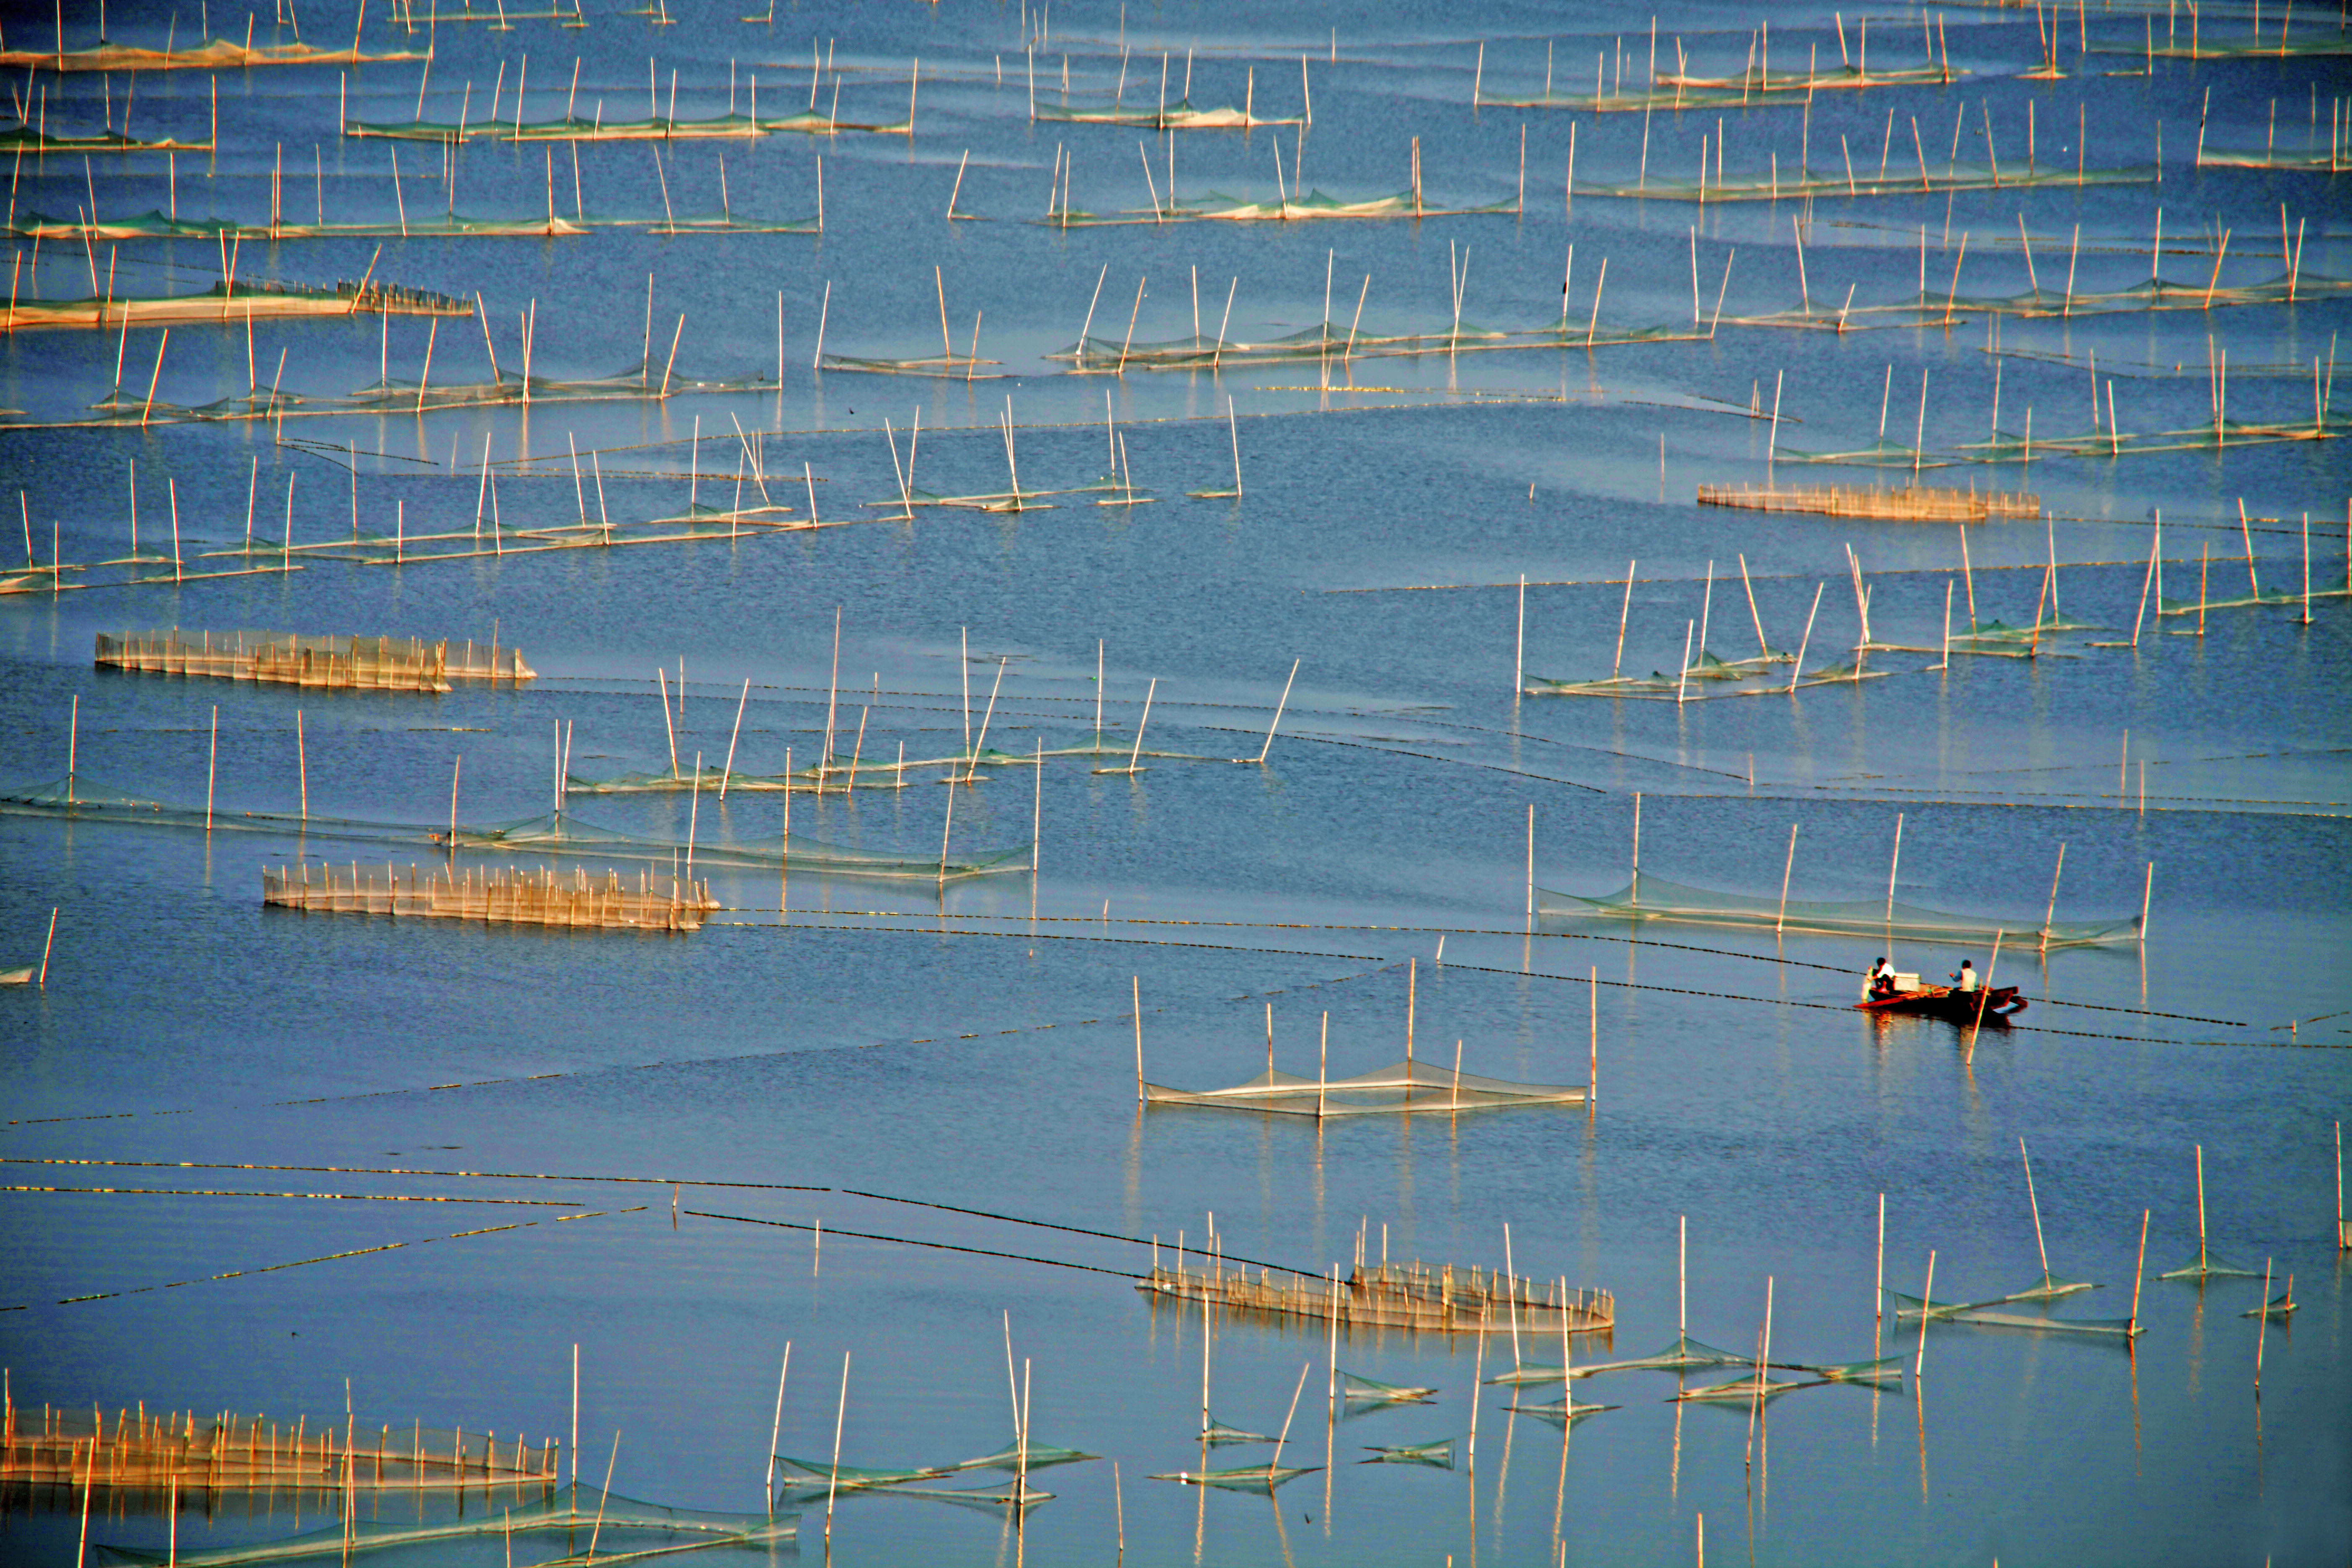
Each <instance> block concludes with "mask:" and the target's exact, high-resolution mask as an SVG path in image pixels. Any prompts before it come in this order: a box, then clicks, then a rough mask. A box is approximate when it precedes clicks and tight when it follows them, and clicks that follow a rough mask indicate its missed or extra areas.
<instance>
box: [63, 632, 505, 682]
mask: <svg viewBox="0 0 2352 1568" xmlns="http://www.w3.org/2000/svg"><path fill="white" fill-rule="evenodd" d="M97 636H98V642H97V650H96V653H95V655H94V656H93V662H95V663H96V664H97V665H99V666H100V668H113V669H127V670H136V671H139V672H141V673H143V674H151V675H180V676H195V677H204V678H209V679H218V680H253V681H263V682H268V683H272V684H277V685H284V686H318V687H333V688H351V689H366V690H381V691H433V692H442V691H447V690H449V689H450V682H451V681H452V680H487V681H488V682H490V683H491V684H492V685H494V686H495V685H496V684H497V683H498V682H499V680H501V679H504V680H506V681H509V682H510V683H514V684H520V683H521V682H523V681H526V680H530V679H535V678H536V677H537V676H538V673H539V672H538V671H537V670H534V669H532V668H530V666H529V665H527V664H525V663H524V662H523V661H522V653H521V650H520V649H518V648H513V647H508V648H504V649H501V648H499V647H498V646H497V645H496V644H491V645H489V646H488V647H482V648H479V649H477V648H476V647H475V646H474V644H473V643H472V642H470V641H468V642H467V643H465V644H463V645H462V646H457V647H453V645H451V644H450V643H449V642H448V641H447V640H446V639H444V640H443V641H440V642H436V643H431V644H427V643H426V642H425V640H424V639H423V638H421V637H332V636H324V637H322V636H315V635H305V634H302V633H285V634H271V633H266V632H224V633H222V634H220V635H219V637H217V638H215V636H214V634H213V633H211V632H204V633H200V634H198V636H197V637H195V638H191V637H189V636H188V635H187V634H185V633H184V632H182V631H180V630H178V629H177V628H173V630H170V631H157V632H125V633H123V634H121V635H120V636H113V635H110V634H108V633H106V632H100V633H99V634H97ZM501 653H503V654H504V655H505V656H506V657H505V658H503V659H501V658H499V655H500V654H501Z"/></svg>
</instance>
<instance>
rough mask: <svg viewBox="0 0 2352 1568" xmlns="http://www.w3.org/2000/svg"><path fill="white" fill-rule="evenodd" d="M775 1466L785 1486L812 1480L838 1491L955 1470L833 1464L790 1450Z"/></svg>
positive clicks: (931, 1478)
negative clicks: (798, 1457)
mask: <svg viewBox="0 0 2352 1568" xmlns="http://www.w3.org/2000/svg"><path fill="white" fill-rule="evenodd" d="M776 1467H777V1468H778V1469H780V1470H782V1472H783V1476H784V1484H785V1486H786V1487H788V1488H794V1489H797V1488H801V1487H805V1486H808V1485H811V1484H814V1485H815V1486H817V1487H819V1488H832V1489H838V1490H841V1491H855V1490H856V1489H859V1488H861V1487H896V1486H904V1485H906V1484H907V1483H908V1482H909V1481H935V1480H938V1479H940V1477H942V1476H946V1475H951V1474H953V1473H954V1470H955V1467H953V1466H950V1465H929V1466H919V1467H918V1468H913V1469H903V1470H878V1469H874V1468H868V1467H866V1466H860V1465H836V1464H834V1463H832V1462H830V1461H828V1460H824V1459H795V1458H793V1457H792V1456H791V1455H790V1454H778V1455H777V1456H776Z"/></svg>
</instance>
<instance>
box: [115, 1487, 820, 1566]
mask: <svg viewBox="0 0 2352 1568" xmlns="http://www.w3.org/2000/svg"><path fill="white" fill-rule="evenodd" d="M799 1528H800V1515H798V1514H796V1513H781V1514H777V1515H774V1516H773V1517H770V1516H768V1515H765V1514H748V1513H717V1512H712V1511H709V1510H701V1509H685V1508H671V1507H667V1506H666V1505H664V1504H661V1503H649V1502H640V1501H638V1500H636V1499H635V1498H626V1497H623V1496H622V1495H621V1494H620V1493H618V1492H608V1491H600V1490H599V1489H596V1488H594V1487H592V1486H587V1485H584V1484H583V1483H580V1482H573V1483H572V1485H570V1486H567V1487H564V1488H562V1489H560V1490H558V1491H557V1492H556V1493H555V1495H554V1496H552V1497H550V1498H547V1499H544V1500H540V1501H537V1502H528V1503H523V1504H521V1505H520V1506H519V1507H515V1508H502V1509H500V1510H498V1511H496V1512H485V1513H482V1514H479V1515H477V1516H474V1517H470V1518H463V1519H447V1520H441V1521H434V1522H428V1523H421V1524H385V1523H380V1522H377V1521H369V1520H354V1521H350V1522H349V1523H347V1524H336V1525H332V1526H330V1527H329V1528H327V1529H324V1530H315V1531H310V1532H308V1533H306V1534H302V1535H296V1536H289V1537H288V1538H286V1539H284V1540H281V1541H273V1542H260V1543H258V1544H256V1545H252V1546H225V1547H218V1548H215V1549H214V1550H212V1551H208V1552H177V1553H176V1554H175V1555H174V1556H173V1557H167V1555H166V1554H165V1553H164V1552H158V1551H155V1550H153V1549H152V1548H147V1549H141V1548H135V1547H128V1546H107V1545H103V1544H100V1543H97V1542H93V1543H92V1544H93V1545H94V1546H95V1547H96V1549H97V1551H98V1552H99V1560H100V1562H103V1563H122V1564H137V1565H140V1568H147V1565H151V1564H156V1563H165V1562H167V1561H176V1563H178V1564H179V1568H243V1565H245V1564H252V1563H288V1562H299V1561H301V1560H303V1559H306V1558H316V1557H349V1556H352V1555H357V1554H359V1553H362V1552H383V1551H387V1550H392V1549H395V1548H400V1547H435V1546H446V1545H447V1544H449V1543H451V1542H461V1541H493V1542H495V1541H497V1540H499V1539H500V1538H503V1537H506V1536H509V1535H512V1534H517V1533H523V1534H530V1535H544V1534H547V1533H549V1532H551V1531H567V1532H570V1531H583V1532H593V1534H594V1536H595V1538H596V1541H597V1543H598V1547H599V1550H598V1552H597V1554H596V1558H595V1561H597V1562H600V1563H601V1562H607V1561H613V1560H617V1559H625V1557H627V1556H632V1555H644V1556H652V1555H657V1554H659V1552H658V1550H649V1549H667V1550H668V1551H681V1550H695V1549H698V1548H710V1547H734V1546H766V1545H772V1544H774V1543H777V1542H788V1541H792V1540H793V1539H794V1538H795V1537H796V1535H797V1534H798V1531H799ZM607 1538H610V1539H611V1540H612V1541H613V1542H614V1544H616V1545H619V1546H621V1547H622V1548H623V1549H624V1550H623V1551H621V1552H605V1551H604V1550H603V1549H602V1548H603V1545H604V1542H605V1540H606V1539H607ZM581 1545H582V1547H583V1551H584V1549H585V1546H586V1542H581ZM632 1547H634V1548H635V1551H630V1550H629V1548H632Z"/></svg>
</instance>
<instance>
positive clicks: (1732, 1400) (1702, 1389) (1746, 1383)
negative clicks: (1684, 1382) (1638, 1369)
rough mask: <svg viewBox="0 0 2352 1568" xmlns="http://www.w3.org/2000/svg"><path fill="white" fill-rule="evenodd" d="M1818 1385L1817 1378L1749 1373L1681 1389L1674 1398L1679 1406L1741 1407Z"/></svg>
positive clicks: (1819, 1381)
mask: <svg viewBox="0 0 2352 1568" xmlns="http://www.w3.org/2000/svg"><path fill="white" fill-rule="evenodd" d="M1751 1364H1752V1363H1751ZM1820 1383H1821V1380H1818V1379H1816V1380H1814V1381H1812V1382H1807V1383H1799V1382H1795V1381H1793V1380H1790V1379H1787V1378H1778V1377H1770V1376H1759V1375H1758V1374H1757V1373H1752V1372H1751V1373H1748V1375H1747V1376H1746V1377H1735V1378H1733V1379H1732V1380H1731V1381H1730V1382H1728V1383H1708V1384H1700V1385H1699V1386H1697V1387H1696V1388H1685V1389H1683V1390H1681V1391H1680V1392H1678V1393H1677V1394H1675V1395H1674V1398H1675V1401H1676V1402H1677V1403H1680V1404H1707V1405H1721V1404H1741V1405H1745V1404H1748V1403H1751V1402H1753V1401H1758V1400H1769V1399H1778V1398H1779V1397H1780V1395H1782V1394H1788V1393H1790V1392H1792V1391H1794V1390H1796V1389H1800V1388H1816V1387H1819V1386H1820Z"/></svg>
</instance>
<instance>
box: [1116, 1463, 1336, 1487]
mask: <svg viewBox="0 0 2352 1568" xmlns="http://www.w3.org/2000/svg"><path fill="white" fill-rule="evenodd" d="M1318 1468H1321V1467H1319V1466H1315V1465H1309V1466H1307V1467H1306V1468H1290V1467H1286V1466H1283V1465H1235V1466H1234V1467H1232V1468H1229V1469H1222V1470H1170V1471H1167V1472H1165V1473H1163V1474H1160V1475H1156V1476H1153V1477H1151V1478H1150V1479H1152V1480H1155V1481H1181V1482H1182V1483H1184V1485H1186V1486H1188V1487H1217V1488H1220V1489H1223V1490H1225V1491H1235V1492H1271V1491H1272V1490H1274V1489H1275V1488H1276V1487H1278V1486H1280V1485H1282V1483H1283V1482H1285V1481H1287V1480H1292V1479H1297V1477H1299V1476H1303V1475H1306V1474H1307V1473H1308V1471H1310V1470H1314V1469H1318Z"/></svg>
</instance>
